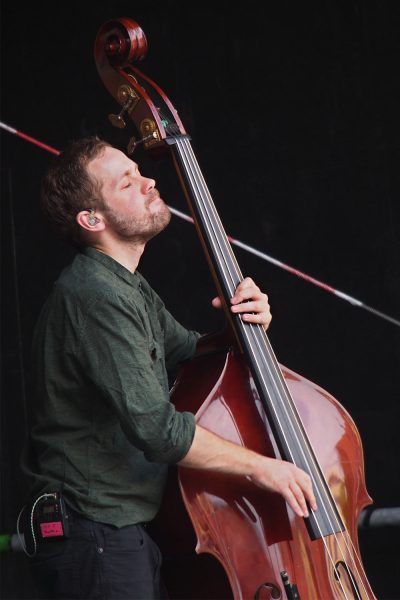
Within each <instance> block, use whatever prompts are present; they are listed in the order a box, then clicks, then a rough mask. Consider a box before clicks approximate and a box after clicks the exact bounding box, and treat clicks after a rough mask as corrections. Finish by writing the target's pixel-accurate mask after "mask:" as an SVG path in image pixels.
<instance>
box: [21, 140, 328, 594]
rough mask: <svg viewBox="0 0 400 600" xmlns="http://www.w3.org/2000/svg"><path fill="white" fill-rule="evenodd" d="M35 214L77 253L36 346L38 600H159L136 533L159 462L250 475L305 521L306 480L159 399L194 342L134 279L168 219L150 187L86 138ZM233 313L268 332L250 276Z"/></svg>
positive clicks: (154, 559)
mask: <svg viewBox="0 0 400 600" xmlns="http://www.w3.org/2000/svg"><path fill="white" fill-rule="evenodd" d="M42 207H43V209H44V212H45V213H46V215H47V216H48V218H49V219H50V222H51V223H52V224H53V226H54V227H55V228H56V229H57V230H58V231H59V233H60V234H62V235H63V236H65V237H66V238H69V239H70V240H71V241H72V242H73V243H74V244H75V245H76V246H78V247H79V248H80V250H79V252H78V253H77V255H76V257H75V259H74V261H73V262H72V264H71V265H70V266H69V267H68V268H67V269H65V270H64V271H63V273H62V274H61V276H60V278H59V279H58V281H57V282H56V284H55V286H54V289H53V291H52V293H51V295H50V297H49V299H48V300H47V302H46V304H45V306H44V308H43V310H42V312H41V315H40V318H39V320H38V324H37V327H36V331H35V335H34V341H33V353H32V361H33V363H32V373H33V377H34V389H35V399H34V403H33V408H32V413H33V420H32V430H31V439H30V445H29V450H28V452H27V453H26V456H27V458H25V459H24V468H25V471H26V472H27V473H29V475H30V476H31V477H32V478H33V486H32V496H31V498H32V503H31V504H30V506H29V507H28V508H27V509H26V510H27V512H28V514H29V515H30V516H31V517H32V523H34V524H36V536H35V538H34V539H33V541H32V554H34V557H33V558H32V563H33V568H34V573H35V576H36V579H37V581H38V582H39V585H40V586H41V587H42V588H43V590H45V592H43V593H47V594H48V597H50V598H110V599H116V598H143V599H150V598H157V597H161V596H162V595H163V591H162V584H161V582H160V575H159V569H160V563H161V558H160V552H159V550H158V547H157V546H156V545H155V544H154V542H153V541H152V540H151V539H150V537H149V536H148V534H147V532H146V528H145V527H143V523H146V522H148V521H151V520H152V519H153V518H154V516H155V515H156V513H157V511H158V509H159V506H160V502H161V497H162V493H163V487H164V483H165V477H166V469H167V465H168V464H179V465H180V466H182V467H191V468H194V469H209V470H218V471H221V472H224V473H232V474H238V475H244V476H248V477H249V478H250V479H251V480H252V481H253V482H254V484H255V485H257V486H260V487H262V488H264V489H266V490H273V491H276V492H278V493H280V494H282V495H283V497H284V498H285V499H286V501H287V502H288V503H289V505H290V506H291V508H292V509H293V510H294V511H295V513H296V514H298V515H300V516H307V514H308V509H307V504H306V503H308V504H309V505H310V506H311V508H312V509H314V510H315V509H316V504H315V498H314V495H313V492H312V488H311V482H310V478H309V477H308V475H306V474H305V473H304V472H303V471H301V470H300V469H298V468H297V467H295V466H294V465H292V464H290V463H286V462H283V461H279V460H275V459H271V458H268V457H265V456H261V455H259V454H256V453H254V452H252V451H250V450H247V449H246V448H243V447H240V446H237V445H235V444H232V443H230V442H228V441H225V440H223V439H221V438H219V437H218V436H216V435H214V434H212V433H211V432H209V431H207V430H205V429H203V428H201V427H199V426H197V425H196V424H195V419H194V415H193V414H191V413H189V412H178V411H176V410H175V408H174V406H173V404H172V403H171V402H170V400H169V394H168V380H167V370H168V369H173V368H174V367H176V366H177V365H178V364H179V363H180V362H181V361H183V360H186V359H188V358H191V357H192V356H193V354H194V353H195V349H196V343H197V340H198V338H199V334H198V333H196V332H193V331H188V330H186V329H185V328H183V327H182V326H181V325H180V324H179V323H177V322H176V321H175V319H173V317H172V316H171V315H170V313H169V312H168V311H167V310H166V308H165V306H164V304H163V303H162V301H161V300H160V298H159V297H158V296H157V294H156V293H155V292H154V291H153V290H152V289H151V287H150V286H149V284H148V283H147V282H146V281H145V279H144V278H143V277H142V276H141V275H140V274H139V273H138V271H137V267H138V264H139V260H140V257H141V256H142V253H143V251H144V248H145V245H146V243H147V242H148V240H150V239H151V238H152V237H154V236H155V235H157V234H158V233H159V232H160V231H162V230H163V229H164V228H165V227H166V226H167V224H168V222H169V220H170V212H169V209H168V208H167V206H166V205H165V203H164V202H163V200H162V199H161V198H160V195H159V193H158V191H157V189H156V187H155V181H154V180H153V179H149V178H147V177H144V176H142V175H141V174H140V171H139V169H138V166H137V164H136V163H134V162H133V161H132V160H130V159H129V158H128V157H127V156H126V155H125V154H123V153H122V152H121V151H119V150H117V149H116V148H113V147H112V146H110V145H109V144H107V143H106V142H104V141H101V140H99V139H97V138H88V139H83V140H79V141H77V142H74V143H73V144H71V145H70V146H69V147H68V148H67V149H66V151H65V152H64V153H63V154H62V155H61V156H60V157H58V158H57V159H56V160H55V163H54V164H53V165H52V167H51V168H50V169H49V171H48V173H47V175H46V176H45V178H44V181H43V187H42ZM220 304H221V303H220V300H219V299H218V298H215V299H214V300H213V305H214V306H216V307H219V306H220ZM231 310H232V312H233V313H239V314H240V315H241V318H242V319H244V320H245V321H247V322H250V323H259V324H261V325H262V326H264V327H265V328H267V327H268V325H269V323H270V320H271V314H270V311H269V305H268V299H267V296H266V295H265V294H263V293H262V292H261V291H260V290H259V288H258V287H257V286H256V285H255V284H254V282H253V281H252V280H251V279H250V278H246V279H245V280H244V281H243V282H241V284H240V285H239V286H238V288H237V290H236V292H235V295H234V297H233V298H232V306H231ZM55 492H57V494H60V495H61V500H60V502H61V504H60V505H59V507H57V510H58V509H60V511H61V513H57V514H61V516H62V512H63V510H64V504H63V502H64V501H65V503H66V507H65V510H66V512H67V513H68V521H66V520H64V523H63V525H64V529H65V528H66V526H67V524H68V530H67V533H68V536H67V537H65V536H63V535H62V534H63V533H65V531H64V529H62V528H60V526H59V525H53V524H52V525H51V526H49V524H48V522H44V523H43V521H45V515H46V511H47V514H48V513H49V512H51V511H53V509H54V507H53V504H54V502H55V500H54V502H53V498H55V496H54V497H53V496H52V495H51V494H53V493H55ZM58 499H59V496H57V502H58ZM48 503H49V504H48ZM43 506H44V507H47V508H46V510H45V509H43ZM41 507H42V508H41ZM52 514H53V513H52ZM52 518H53V517H52ZM61 520H62V519H61ZM53 521H54V520H53ZM34 531H35V529H34Z"/></svg>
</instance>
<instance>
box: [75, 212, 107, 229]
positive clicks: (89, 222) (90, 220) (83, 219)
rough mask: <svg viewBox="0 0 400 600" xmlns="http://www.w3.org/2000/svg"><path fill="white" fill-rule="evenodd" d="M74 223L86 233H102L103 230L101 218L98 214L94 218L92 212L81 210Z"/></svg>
mask: <svg viewBox="0 0 400 600" xmlns="http://www.w3.org/2000/svg"><path fill="white" fill-rule="evenodd" d="M76 222H77V223H78V225H80V226H81V227H83V229H86V230H87V231H92V232H93V231H103V230H104V228H105V223H104V220H103V217H102V216H101V215H100V214H99V216H98V217H97V216H95V213H94V210H81V212H79V213H78V214H77V215H76Z"/></svg>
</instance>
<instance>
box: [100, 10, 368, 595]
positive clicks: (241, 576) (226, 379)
mask: <svg viewBox="0 0 400 600" xmlns="http://www.w3.org/2000/svg"><path fill="white" fill-rule="evenodd" d="M146 52H147V40H146V36H145V34H144V32H143V30H142V29H141V27H140V26H139V25H138V24H137V23H136V22H135V21H134V20H132V19H131V18H119V19H114V20H110V21H107V22H106V23H105V24H104V25H102V26H101V27H100V29H99V31H98V33H97V36H96V40H95V62H96V66H97V70H98V73H99V75H100V78H101V79H102V81H103V83H104V84H105V86H106V88H107V89H108V91H109V92H110V93H111V95H112V96H113V97H114V98H115V100H116V101H117V102H118V104H119V105H120V107H121V109H120V112H119V114H114V115H110V120H111V122H112V123H113V125H115V126H117V127H120V128H124V127H125V126H126V121H127V120H128V119H130V120H131V121H133V123H134V125H135V127H136V130H137V131H138V132H139V137H140V140H139V141H140V142H141V143H143V145H144V148H145V149H146V150H148V151H149V152H150V153H152V154H154V155H159V154H160V153H163V152H167V153H168V154H169V155H171V156H172V159H173V163H174V166H175V169H176V172H177V174H178V177H179V179H180V182H181V185H182V188H183V191H184V194H185V197H186V199H187V202H188V206H189V208H190V211H191V214H192V217H193V220H194V223H195V225H196V229H197V233H198V236H199V238H200V241H201V244H202V247H203V249H204V252H205V256H206V258H207V261H208V264H209V267H210V270H211V273H212V275H213V278H214V281H215V285H216V287H217V290H218V293H219V296H220V297H221V299H223V302H224V303H225V311H226V315H227V320H228V330H227V332H225V333H224V334H223V335H220V336H210V337H207V336H206V337H205V338H204V340H203V341H202V343H201V344H200V347H199V351H198V353H197V355H196V357H195V358H194V359H193V360H191V361H189V362H188V363H186V364H184V365H182V367H181V369H180V372H179V374H178V376H177V379H176V381H175V383H174V385H173V388H172V390H171V397H172V401H173V402H174V404H175V405H176V407H177V409H178V410H189V411H191V412H193V413H194V414H195V415H196V421H197V423H198V424H199V425H201V426H203V427H204V428H206V429H209V430H210V431H212V432H214V433H216V434H217V435H219V436H221V437H223V438H225V439H228V440H230V441H232V442H234V443H236V444H239V445H243V446H245V447H247V448H250V449H252V450H254V451H256V452H258V453H260V454H264V455H266V456H270V457H276V458H281V459H283V460H287V461H290V462H292V463H294V464H296V465H297V466H298V467H300V468H301V469H303V470H304V471H306V472H307V473H308V474H309V475H310V477H311V480H312V485H313V490H314V494H315V496H316V499H317V504H318V510H316V511H312V510H310V513H309V517H307V518H300V517H298V516H296V515H295V514H294V513H293V512H292V511H291V510H290V508H289V507H288V506H287V504H286V503H285V501H284V500H283V498H281V497H280V496H279V495H278V494H275V493H272V492H267V491H265V490H261V489H259V488H257V487H256V486H254V484H252V483H251V482H250V481H248V479H247V478H246V477H238V476H229V475H223V474H221V473H210V472H205V471H201V470H200V471H199V470H192V469H188V468H180V467H177V468H176V469H175V470H171V478H170V480H169V482H168V485H167V490H166V494H165V498H164V502H163V506H162V508H161V511H160V513H159V515H158V517H157V518H156V520H155V523H154V527H153V535H155V537H156V539H157V541H158V543H159V545H160V547H161V550H162V552H163V555H164V559H165V561H164V562H165V567H164V579H165V581H166V583H167V587H168V589H169V593H170V596H171V597H172V598H182V599H183V598H184V599H189V598H199V599H202V600H205V599H206V598H219V599H221V598H234V599H235V600H239V599H241V600H242V599H243V600H252V599H254V600H261V599H265V600H267V599H274V600H278V599H282V600H283V599H285V600H300V599H301V600H331V599H332V600H342V599H344V600H366V599H373V598H375V596H374V594H373V591H372V589H371V587H370V584H369V582H368V579H367V576H366V574H365V571H364V568H363V564H362V560H361V556H360V550H359V545H358V539H357V520H358V517H359V514H360V512H361V510H362V508H364V507H365V506H366V505H367V504H369V503H370V502H371V499H370V497H369V495H368V493H367V491H366V487H365V477H364V463H363V450H362V444H361V440H360V436H359V433H358V431H357V428H356V426H355V424H354V422H353V420H352V419H351V417H350V415H349V414H348V413H347V411H346V410H345V409H344V408H343V407H342V406H341V405H340V404H339V402H338V401H337V400H336V399H335V398H333V397H332V396H331V395H330V394H329V393H328V392H326V391H325V390H324V389H322V388H321V387H319V386H318V385H316V384H314V383H312V382H311V381H309V380H307V379H306V378H304V377H302V376H301V375H299V374H297V373H295V372H294V371H292V370H290V369H289V368H287V367H285V366H283V365H281V364H280V363H279V362H278V360H277V358H276V356H275V354H274V351H273V349H272V346H271V344H270V341H269V339H268V336H267V334H266V333H265V331H264V329H263V328H262V327H261V326H259V325H254V324H247V323H244V322H243V321H242V320H241V319H240V317H239V316H238V315H232V314H231V312H230V311H229V310H228V309H227V307H228V306H229V299H230V298H231V297H232V296H233V294H234V291H235V289H236V287H237V285H238V284H239V282H240V281H241V280H242V279H243V276H242V273H241V271H240V268H239V265H238V263H237V261H236V258H235V255H234V253H233V251H232V248H231V245H230V243H229V239H228V237H227V235H226V233H225V231H224V229H223V226H222V223H221V221H220V218H219V215H218V213H217V210H216V207H215V205H214V202H213V200H212V198H211V195H210V192H209V190H208V187H207V184H206V182H205V179H204V177H203V175H202V172H201V170H200V167H199V164H198V162H197V160H196V157H195V155H194V152H193V148H192V146H191V142H190V136H189V135H188V134H187V132H186V131H185V128H184V126H183V123H182V122H181V120H180V118H179V116H178V113H177V111H176V109H175V108H174V106H173V104H172V103H171V101H170V100H169V98H168V97H167V95H166V94H165V93H164V91H163V90H162V89H161V88H160V87H159V86H158V85H157V84H156V83H155V82H154V81H152V80H151V79H150V78H149V77H148V76H146V75H145V74H144V73H142V72H141V71H140V70H139V69H138V68H137V67H136V66H134V63H135V62H136V61H140V60H142V59H143V58H144V57H145V56H146ZM137 143H138V142H137V141H136V140H135V139H132V140H131V141H130V142H129V144H128V153H132V151H133V150H134V148H135V146H136V145H137Z"/></svg>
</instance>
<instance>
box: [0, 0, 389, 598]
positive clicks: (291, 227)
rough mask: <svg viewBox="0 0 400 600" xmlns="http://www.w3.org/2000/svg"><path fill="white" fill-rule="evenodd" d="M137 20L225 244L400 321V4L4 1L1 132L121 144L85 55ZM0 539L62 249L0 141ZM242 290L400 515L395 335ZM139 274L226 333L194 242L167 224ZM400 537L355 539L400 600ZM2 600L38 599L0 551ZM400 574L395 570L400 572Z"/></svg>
mask: <svg viewBox="0 0 400 600" xmlns="http://www.w3.org/2000/svg"><path fill="white" fill-rule="evenodd" d="M121 16H130V17H132V18H134V19H135V20H136V21H138V22H139V23H140V25H141V26H142V28H143V29H144V31H145V33H146V36H147V39H148V42H149V53H148V56H147V58H146V59H145V61H144V62H143V63H142V64H141V65H139V66H140V68H141V70H143V72H144V73H146V74H147V75H149V76H150V77H151V78H152V79H153V80H154V81H156V82H157V83H158V84H159V85H160V86H161V88H163V89H164V90H165V92H166V93H167V95H168V97H169V98H170V99H171V101H172V102H173V103H174V105H175V107H176V108H177V109H178V111H179V114H180V117H181V119H182V121H183V123H184V125H185V127H186V129H187V131H188V132H189V133H190V134H191V137H192V144H193V147H194V150H195V152H196V156H197V158H198V161H199V163H200V166H201V167H202V170H203V174H204V176H205V178H206V181H207V183H208V186H209V188H210V190H211V193H212V195H213V198H214V201H215V203H216V205H217V208H218V210H219V213H220V215H221V218H222V221H223V223H224V225H225V228H226V230H227V232H228V233H230V234H231V235H232V236H234V237H235V238H237V239H239V240H242V241H244V242H246V243H248V244H250V245H251V246H253V247H256V248H258V249H259V250H261V251H263V252H266V253H267V254H269V255H271V256H273V257H275V258H277V259H280V260H282V261H284V262H286V263H288V264H290V265H292V266H293V267H296V268H298V269H300V270H301V271H303V272H305V273H308V274H309V275H312V276H314V277H316V278H317V279H320V280H322V281H325V282H327V283H329V284H331V285H332V286H333V287H336V288H337V289H339V290H341V291H343V292H346V293H348V294H350V295H352V296H354V297H355V298H357V299H359V300H362V301H363V302H364V303H365V304H367V305H370V306H372V307H375V308H377V309H379V310H381V311H383V312H384V313H386V314H388V315H391V316H393V317H395V318H396V319H399V318H400V302H399V299H400V284H399V277H400V268H399V267H400V264H399V263H400V259H399V250H400V247H399V246H400V244H399V236H400V218H399V210H398V203H399V198H400V180H399V159H400V118H399V100H400V85H399V79H400V78H399V58H400V41H399V39H400V36H399V32H400V8H399V6H398V3H397V2H383V1H379V0H363V1H362V0H359V1H357V0H346V1H339V0H325V1H322V2H321V1H319V2H317V1H315V2H311V1H310V2H301V3H300V2H295V1H292V2H288V1H286V2H285V1H283V2H282V1H281V2H279V3H272V2H254V1H251V0H247V2H245V3H240V4H239V3H235V4H233V3H230V2H225V1H220V2H217V1H214V2H203V3H189V2H179V1H174V0H168V1H165V2H162V3H161V2H156V1H148V2H145V3H142V4H139V3H138V4H137V5H135V3H131V2H113V3H112V4H111V3H109V2H97V3H93V4H91V3H84V2H80V3H77V2H69V3H57V4H56V3H53V4H52V6H51V7H50V8H46V10H45V9H44V8H41V7H40V5H39V4H34V3H29V4H26V5H25V6H24V5H21V4H20V3H16V2H11V0H6V1H3V6H2V46H3V51H2V107H1V120H2V121H4V122H5V123H7V124H9V125H10V126H13V127H15V128H16V129H18V130H20V131H22V132H25V133H27V134H29V135H32V136H34V137H36V138H38V139H40V140H42V141H43V142H45V143H47V144H49V145H50V146H53V147H55V148H57V149H60V150H62V148H63V147H64V146H65V144H66V143H67V142H68V141H69V140H70V139H72V138H76V137H80V136H82V135H85V134H92V133H97V134H99V135H100V136H103V137H105V138H106V139H107V140H109V141H110V142H112V143H114V144H115V145H117V146H118V147H120V148H121V149H125V147H126V143H127V140H128V138H129V136H130V135H132V134H133V133H135V132H134V131H133V129H131V130H130V131H129V132H120V131H117V130H115V129H113V128H112V127H111V126H110V124H109V122H108V119H107V115H108V114H109V113H110V112H118V106H116V103H115V102H114V100H113V98H112V97H111V96H110V95H109V93H108V92H107V91H106V89H105V87H104V85H103V83H102V81H101V80H100V78H99V76H98V74H97V70H96V66H95V62H94V58H93V44H94V39H95V36H96V33H97V30H98V29H99V27H100V26H101V25H102V24H103V23H104V22H105V21H107V20H109V19H112V18H116V17H121ZM1 138H2V146H1V147H2V188H1V189H2V202H1V208H2V234H3V235H2V413H1V414H2V507H1V517H2V525H1V527H2V530H1V531H0V533H13V532H14V531H15V522H16V518H17V515H18V512H19V510H20V508H21V503H22V498H23V495H24V489H23V481H22V479H21V476H20V473H19V467H18V459H19V452H20V448H21V445H22V443H23V439H24V436H25V433H26V428H27V422H26V406H27V403H28V402H29V388H28V386H27V380H28V376H29V345H30V339H31V334H32V329H33V325H34V322H35V319H36V316H37V313H38V311H39V309H40V306H41V304H42V302H43V301H44V299H45V297H46V295H47V293H48V291H49V289H50V287H51V285H52V283H53V281H54V279H55V278H56V277H57V275H58V273H59V271H60V269H61V268H62V267H63V266H64V265H65V264H66V263H67V262H68V261H69V260H70V258H71V256H72V251H71V250H70V249H69V248H67V247H66V246H64V245H63V244H62V243H61V242H59V241H58V240H57V239H55V238H54V237H53V235H52V234H51V233H50V232H49V231H48V229H47V226H46V225H45V224H44V223H43V221H42V218H41V215H40V214H39V210H38V190H39V183H40V178H41V176H42V174H43V173H44V171H45V169H46V167H47V165H48V164H49V160H50V158H51V155H50V154H48V153H47V152H45V151H44V150H41V149H39V148H37V147H35V146H33V145H31V144H29V143H27V142H25V141H23V140H21V139H19V138H16V137H14V136H12V135H11V134H10V133H7V132H4V131H3V132H2V136H1ZM135 159H136V160H137V161H138V162H139V163H140V165H141V168H142V171H143V172H144V173H145V174H147V175H151V176H154V177H155V178H156V179H157V186H158V188H159V190H160V192H161V194H162V196H163V198H164V199H165V200H166V201H167V203H168V204H170V205H171V206H174V207H176V208H178V209H180V210H182V211H184V212H187V208H186V205H185V200H184V198H183V195H182V192H181V190H180V187H179V184H178V182H177V178H176V175H175V172H174V171H173V169H172V167H171V164H170V162H169V160H168V159H164V160H161V161H154V160H153V159H151V158H150V157H149V156H148V155H146V154H145V153H144V151H142V150H139V151H138V152H137V154H136V155H135ZM236 255H237V258H238V260H239V263H240V265H241V267H242V271H243V273H244V274H245V275H250V276H252V277H253V278H254V279H255V280H256V281H257V283H258V284H259V285H260V286H261V287H262V288H263V289H264V290H265V291H267V292H268V294H269V297H270V302H271V306H272V312H273V323H272V325H271V328H270V335H269V337H270V340H271V342H272V344H273V347H274V349H275V352H276V354H277V356H278V359H279V361H280V362H281V363H282V364H285V365H287V366H288V367H289V368H291V369H293V370H294V371H297V372H298V373H301V374H302V375H303V376H305V377H306V378H308V379H311V380H312V381H314V382H316V383H318V384H319V385H320V386H322V387H323V388H325V389H326V390H328V391H329V392H330V393H331V394H333V395H334V396H335V397H336V398H337V399H338V400H339V401H340V402H341V404H343V405H344V406H345V408H346V409H347V410H348V411H349V412H350V414H351V415H352V417H353V418H354V420H355V422H356V424H357V426H358V429H359V431H360V434H361V438H362V441H363V446H364V453H365V468H366V481H367V488H368V491H369V493H370V495H371V496H372V498H373V499H374V506H375V507H378V508H379V507H395V506H399V504H400V502H399V458H400V452H399V447H400V445H399V440H398V438H399V422H400V420H399V408H398V407H399V391H400V368H399V366H400V361H399V358H400V336H399V327H398V326H396V325H395V324H393V323H390V322H388V321H386V320H384V319H382V318H380V317H378V316H376V315H373V314H371V313H370V312H367V311H366V310H363V309H361V308H355V307H353V306H351V305H350V304H349V303H347V302H345V301H343V300H341V299H339V298H337V297H335V296H333V295H332V294H329V293H328V292H326V291H324V290H321V289H319V288H317V287H315V286H313V285H312V284H310V283H308V282H305V281H303V280H301V279H299V278H297V277H295V276H294V275H291V274H289V273H287V272H285V271H283V270H281V269H279V268H277V267H275V266H273V265H271V264H269V263H268V262H265V261H263V260H261V259H260V258H256V257H254V256H252V255H251V254H249V253H246V252H244V251H243V250H236ZM141 271H142V273H143V274H144V275H145V276H146V277H147V278H148V279H149V280H150V281H151V283H152V284H153V286H154V287H155V289H156V290H157V291H158V292H159V293H160V295H161V296H162V297H163V298H164V300H165V302H166V304H167V306H168V308H169V309H170V310H171V312H173V313H174V314H175V316H176V317H177V318H178V319H179V320H180V321H181V322H182V323H183V324H185V325H186V326H189V327H191V328H196V329H199V330H201V331H208V330H213V329H216V328H218V327H220V326H221V325H222V323H223V317H222V315H221V314H220V313H218V312H217V311H215V310H214V309H213V308H212V307H211V305H210V300H211V298H212V297H213V296H214V295H215V290H214V284H213V281H212V279H211V276H210V275H209V271H208V268H207V265H206V262H205V259H204V257H203V254H202V250H201V247H200V244H199V242H198V240H197V237H196V234H195V230H194V227H193V226H192V225H190V224H187V223H185V222H184V221H182V220H180V219H179V218H177V217H173V219H172V221H171V224H170V226H169V227H168V228H167V230H166V231H165V232H163V233H162V234H161V235H160V236H158V238H156V239H155V240H153V241H152V242H151V243H150V244H149V246H148V248H147V250H146V253H145V256H144V258H143V260H142V263H141ZM397 536H398V529H396V528H393V527H392V528H391V527H387V528H383V529H380V530H372V529H368V530H362V531H360V539H361V544H362V553H363V557H364V562H365V565H366V568H367V573H368V575H369V577H370V580H371V583H372V585H373V587H374V590H375V592H376V594H377V595H378V597H379V598H381V599H389V598H400V592H399V591H398V584H397V583H396V581H397V573H396V565H397V564H398V560H399V551H398V547H399V544H398V543H397ZM1 561H2V567H3V568H2V571H3V586H4V589H3V597H4V598H29V597H34V591H33V590H32V587H31V583H30V580H29V575H28V573H27V569H26V560H25V557H24V556H23V555H21V554H3V555H2V558H1ZM397 570H398V569H397Z"/></svg>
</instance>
